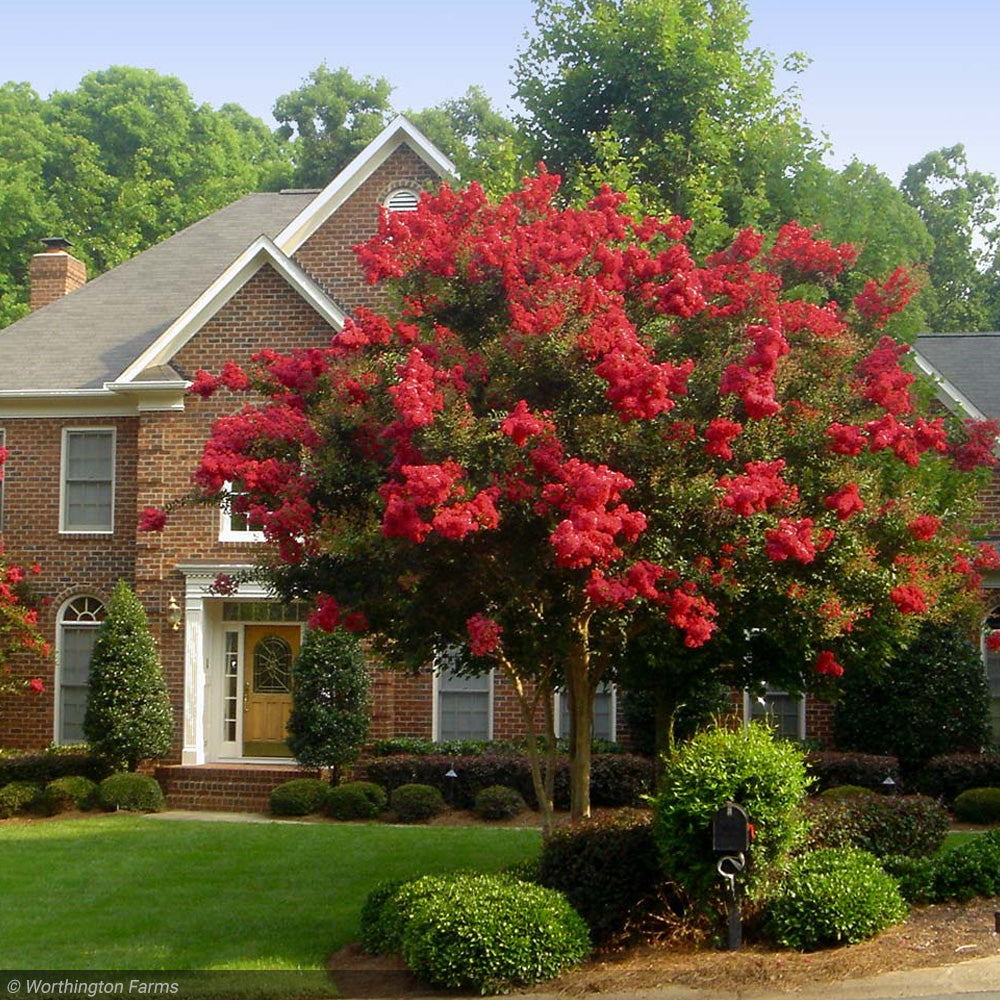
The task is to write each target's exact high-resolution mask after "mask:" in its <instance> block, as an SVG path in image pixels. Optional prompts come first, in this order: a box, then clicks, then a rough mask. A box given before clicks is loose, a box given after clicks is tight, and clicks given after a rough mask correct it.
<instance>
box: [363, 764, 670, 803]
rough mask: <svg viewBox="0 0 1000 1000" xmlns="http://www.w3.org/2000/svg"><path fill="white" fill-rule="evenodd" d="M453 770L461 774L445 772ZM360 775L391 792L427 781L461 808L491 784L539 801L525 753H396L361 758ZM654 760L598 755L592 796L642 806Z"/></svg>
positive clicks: (565, 769) (562, 794) (563, 786)
mask: <svg viewBox="0 0 1000 1000" xmlns="http://www.w3.org/2000/svg"><path fill="white" fill-rule="evenodd" d="M452 770H454V772H455V774H456V775H457V777H455V778H449V777H446V775H447V774H448V772H449V771H452ZM356 773H357V776H358V777H359V778H361V779H363V780H365V781H372V782H374V783H375V784H377V785H381V786H382V787H383V788H385V789H386V790H387V791H389V792H391V791H392V790H393V789H394V788H398V787H399V786H400V785H408V784H413V783H417V784H422V785H431V786H433V787H434V788H437V789H438V790H439V791H440V792H441V794H442V795H443V796H444V798H445V801H446V802H448V803H449V804H451V805H454V806H455V807H456V808H459V809H472V808H473V807H474V806H475V802H476V796H477V795H478V794H479V792H480V791H482V790H483V789H484V788H489V787H490V786H491V785H505V786H506V787H508V788H514V789H516V790H517V791H518V792H520V793H521V795H522V796H523V797H524V799H525V801H526V802H528V803H529V804H531V805H532V806H533V807H534V806H537V801H536V799H535V789H534V786H533V785H532V782H531V768H530V766H529V764H528V758H527V757H526V756H525V755H523V754H512V753H507V754H496V753H489V754H482V755H480V756H464V757H459V756H455V757H450V756H443V755H441V754H433V755H415V756H408V755H397V756H391V757H377V758H371V759H368V760H366V761H362V762H361V763H360V764H359V766H358V768H357V769H356ZM652 778H653V765H652V762H651V761H649V760H647V759H646V758H645V757H639V756H637V755H635V754H624V753H623V754H595V756H594V757H593V760H592V762H591V773H590V797H591V804H592V805H594V806H606V807H610V808H617V807H620V806H635V805H639V804H640V802H641V801H642V797H643V796H644V795H647V794H648V793H649V791H650V789H651V787H652ZM555 804H556V807H557V808H559V809H565V808H568V806H569V762H568V761H566V760H565V759H560V760H559V762H558V764H557V770H556V776H555Z"/></svg>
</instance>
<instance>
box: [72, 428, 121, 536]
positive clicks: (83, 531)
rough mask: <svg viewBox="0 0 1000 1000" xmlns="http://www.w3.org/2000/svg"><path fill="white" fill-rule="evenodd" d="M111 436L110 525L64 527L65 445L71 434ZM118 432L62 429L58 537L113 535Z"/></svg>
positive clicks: (112, 429) (113, 430)
mask: <svg viewBox="0 0 1000 1000" xmlns="http://www.w3.org/2000/svg"><path fill="white" fill-rule="evenodd" d="M95 433H101V434H110V435H111V510H110V514H111V523H110V524H109V526H108V527H107V528H68V527H66V471H67V469H66V450H67V449H66V445H67V441H68V440H69V437H70V435H71V434H95ZM117 464H118V430H117V428H115V427H64V428H63V429H62V455H61V457H60V462H59V534H60V535H113V534H114V533H115V488H116V485H117V479H118V476H117V473H118V469H117Z"/></svg>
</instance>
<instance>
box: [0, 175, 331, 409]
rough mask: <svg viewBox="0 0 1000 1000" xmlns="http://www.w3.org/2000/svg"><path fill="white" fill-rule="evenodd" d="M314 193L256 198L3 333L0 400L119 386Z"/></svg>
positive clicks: (215, 216) (186, 231)
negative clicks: (17, 394) (4, 395)
mask: <svg viewBox="0 0 1000 1000" xmlns="http://www.w3.org/2000/svg"><path fill="white" fill-rule="evenodd" d="M315 197H316V194H315V192H294V193H288V194H250V195H247V196H246V197H244V198H241V199H240V200H239V201H235V202H233V203H232V204H231V205H228V206H227V207H226V208H223V209H220V210H219V211H218V212H215V213H214V214H212V215H210V216H208V217H207V218H204V219H202V220H201V221H200V222H196V223H195V224H194V225H192V226H189V227H188V228H187V229H184V230H181V232H179V233H177V234H176V235H174V236H171V237H170V238H169V239H166V240H164V241H163V242H162V243H158V244H157V245H156V246H154V247H151V248H150V249H149V250H146V251H145V252H144V253H141V254H139V255H138V256H136V257H133V258H132V259H131V260H129V261H126V262H125V263H124V264H121V265H120V266H119V267H116V268H115V269H114V270H112V271H108V272H107V273H106V274H102V275H101V276H100V277H97V278H95V279H94V280H93V281H90V282H88V283H87V284H86V285H84V286H83V287H82V288H80V289H77V291H75V292H72V293H71V294H69V295H66V296H64V297H63V298H61V299H57V300H56V301H55V302H53V303H52V304H51V305H48V306H45V307H44V308H43V309H39V310H38V311H37V312H34V313H32V314H31V315H29V316H26V317H25V318H24V319H22V320H19V321H18V322H17V323H13V324H11V325H10V326H9V327H7V328H6V329H5V330H2V331H0V392H3V391H10V390H17V391H21V392H25V391H32V392H34V391H37V392H52V391H60V390H63V391H65V390H73V389H99V388H101V387H102V386H103V385H104V383H105V382H110V381H114V380H115V379H116V378H117V377H118V375H119V374H120V373H121V372H122V371H123V370H124V369H125V368H126V367H127V366H128V365H129V364H130V363H131V362H132V361H134V360H135V359H136V358H137V357H138V356H139V355H140V354H141V353H142V351H143V350H145V349H146V348H147V347H148V346H149V345H150V344H152V343H153V342H154V341H155V340H156V338H157V337H158V336H159V335H160V334H161V333H163V331H164V330H166V329H167V327H168V326H170V324H171V323H172V322H173V321H174V320H175V319H176V318H177V317H178V316H179V315H180V314H181V313H182V312H183V311H184V310H185V309H186V308H187V307H188V306H189V305H190V304H191V303H192V302H194V300H195V299H196V298H198V296H199V295H200V294H201V293H202V292H203V291H204V290H205V289H206V288H207V287H208V286H209V285H210V284H211V283H212V282H213V281H214V280H215V279H216V278H217V277H218V276H219V275H220V274H221V273H222V272H223V271H224V270H225V269H226V268H227V267H228V266H229V264H231V263H232V261H233V260H234V259H235V258H236V257H237V256H238V255H239V254H240V253H242V251H243V250H245V249H246V248H247V247H248V246H249V245H250V244H251V243H252V242H253V241H254V240H255V239H256V238H257V237H258V236H260V235H261V234H264V235H266V236H269V237H274V236H276V235H277V234H278V233H279V232H281V230H282V229H283V228H284V227H285V226H286V225H288V223H289V222H291V220H292V219H294V218H295V217H296V216H297V215H298V214H299V212H301V211H302V209H303V208H305V206H306V205H308V204H309V202H311V201H312V200H313V199H314V198H315Z"/></svg>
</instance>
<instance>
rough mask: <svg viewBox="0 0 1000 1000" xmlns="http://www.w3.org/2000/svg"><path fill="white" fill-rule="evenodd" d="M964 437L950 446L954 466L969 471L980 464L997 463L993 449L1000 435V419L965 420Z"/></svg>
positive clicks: (990, 464)
mask: <svg viewBox="0 0 1000 1000" xmlns="http://www.w3.org/2000/svg"><path fill="white" fill-rule="evenodd" d="M962 426H963V430H964V432H965V439H964V440H963V441H962V442H961V443H959V444H957V445H954V446H953V447H952V448H951V460H952V462H953V463H954V464H955V468H956V469H959V470H960V471H962V472H971V471H972V470H973V469H977V468H979V467H980V466H987V467H988V466H993V465H996V464H997V458H996V455H995V454H994V450H995V449H996V445H997V436H998V435H1000V421H997V420H966V421H964V423H963V425H962Z"/></svg>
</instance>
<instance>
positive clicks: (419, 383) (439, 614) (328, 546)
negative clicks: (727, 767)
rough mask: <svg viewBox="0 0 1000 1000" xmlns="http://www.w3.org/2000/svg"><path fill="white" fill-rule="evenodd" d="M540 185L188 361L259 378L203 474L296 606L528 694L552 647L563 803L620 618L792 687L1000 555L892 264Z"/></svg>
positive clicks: (931, 603)
mask: <svg viewBox="0 0 1000 1000" xmlns="http://www.w3.org/2000/svg"><path fill="white" fill-rule="evenodd" d="M558 185H559V178H558V177H557V176H554V175H549V174H546V173H544V172H542V173H541V174H540V175H539V176H535V177H532V178H529V179H527V180H526V181H525V182H524V186H523V188H522V189H521V190H519V191H517V192H515V193H512V194H510V195H508V196H507V197H505V198H503V199H502V200H501V201H500V202H499V203H498V204H496V205H494V204H491V203H490V202H489V200H488V199H487V198H486V197H485V196H484V195H483V193H482V191H481V189H480V188H479V187H478V186H476V185H471V186H470V187H468V188H467V189H465V190H463V191H457V192H456V191H452V190H450V189H449V188H448V187H443V188H442V189H441V190H440V192H439V193H438V194H436V195H430V194H425V195H424V196H423V197H422V199H421V203H420V206H419V208H418V210H417V211H416V212H412V213H399V214H395V215H384V216H383V217H382V219H381V221H380V225H379V230H378V232H377V234H376V235H375V236H374V237H373V238H372V239H371V240H369V241H368V242H366V243H364V244H362V245H361V246H360V247H359V248H358V254H359V259H360V261H361V264H362V265H363V267H364V268H365V269H366V271H367V275H368V278H369V280H370V281H372V282H376V283H378V282H384V283H385V284H387V285H388V286H389V287H390V289H391V290H392V291H393V293H394V294H395V296H396V302H397V304H396V306H395V307H394V308H393V309H392V310H391V312H390V313H389V314H386V315H381V314H375V313H371V312H364V311H359V313H358V315H357V316H356V317H355V318H354V319H353V320H349V321H348V322H347V323H346V325H345V327H344V329H343V331H342V332H340V333H339V334H337V335H336V336H335V337H334V338H333V340H332V344H331V346H330V347H329V348H328V349H326V350H317V349H312V350H304V351H299V352H294V353H291V354H278V353H276V352H273V351H270V350H267V351H262V352H260V353H259V354H258V355H257V356H256V359H255V363H254V364H253V365H252V366H251V368H250V370H244V369H242V368H239V367H237V366H235V365H233V364H228V365H226V366H225V367H224V368H223V370H222V371H221V372H220V373H219V374H217V375H214V374H210V373H207V372H199V373H198V374H197V377H196V379H195V382H194V384H193V386H192V391H194V392H196V393H199V394H202V395H206V396H208V395H210V394H212V393H213V392H216V391H219V390H220V388H223V387H224V389H225V391H229V392H234V393H236V394H241V393H247V394H248V395H247V400H248V401H247V403H246V405H245V407H244V408H243V409H242V410H241V411H240V412H238V413H235V414H234V415H232V416H228V417H224V418H222V419H220V420H219V421H218V422H217V423H216V424H215V426H214V429H213V431H212V435H211V438H210V440H209V441H208V442H207V444H206V446H205V449H204V453H203V457H202V459H201V462H200V464H199V466H198V468H197V470H196V472H195V481H196V483H197V484H198V487H199V489H200V491H201V493H202V494H203V495H204V497H206V498H208V499H212V500H217V499H218V497H219V496H220V495H221V491H222V490H223V489H224V485H225V484H226V483H227V482H231V481H233V480H240V481H242V482H243V483H245V484H246V488H247V493H246V496H245V498H244V499H243V500H242V503H243V505H244V506H245V508H246V510H247V513H248V514H249V515H250V516H251V517H252V518H253V520H254V521H256V522H260V523H261V525H262V526H263V530H264V531H265V533H266V535H267V537H268V538H269V539H270V540H271V541H272V543H273V547H274V551H275V552H276V553H277V557H276V558H275V560H274V561H273V563H272V564H271V565H270V567H268V568H266V569H265V571H266V572H267V573H268V574H269V576H270V577H271V579H272V581H273V583H274V585H275V587H276V588H277V590H278V592H279V593H281V594H282V595H284V596H285V597H287V598H293V597H295V598H303V597H305V598H309V599H312V600H313V601H315V603H316V607H317V610H316V613H315V614H314V616H313V619H312V624H313V626H314V627H320V628H323V627H326V628H331V627H334V626H336V625H338V624H341V623H343V624H345V625H348V626H349V627H352V628H363V629H366V630H368V631H370V633H371V635H372V637H373V641H374V642H375V643H377V644H379V645H380V646H382V647H383V648H384V649H385V651H386V652H387V654H388V659H389V660H390V662H399V663H405V664H409V665H421V664H423V665H426V664H427V663H430V662H431V661H432V660H433V657H434V654H435V652H436V651H439V650H441V649H442V648H448V647H450V646H453V645H463V646H465V648H466V649H467V651H468V661H469V665H468V667H467V668H466V669H469V670H475V671H483V670H486V669H489V668H491V667H496V668H498V669H500V670H501V671H502V672H504V673H505V674H507V675H508V676H510V677H511V678H513V680H514V681H515V684H520V685H523V686H524V688H525V689H526V688H527V687H528V686H529V684H528V682H530V681H531V680H532V679H533V678H536V677H538V676H540V675H541V676H542V677H543V678H544V677H545V675H546V674H547V673H549V672H552V673H553V675H554V677H555V678H556V683H557V684H558V685H559V686H561V687H562V688H563V689H564V690H565V691H566V693H567V695H568V698H569V705H570V712H571V717H572V734H571V749H570V757H571V799H572V812H573V814H574V816H583V815H587V814H588V812H589V771H590V746H591V740H590V735H591V732H590V730H591V727H590V721H589V720H590V719H591V713H592V708H593V703H594V695H595V691H596V689H597V687H598V685H599V684H600V683H601V682H602V680H604V679H606V678H609V677H611V676H612V671H613V670H614V667H615V664H616V662H617V660H618V658H619V657H620V655H621V654H622V651H623V649H624V646H625V644H626V643H627V641H628V640H629V638H630V637H632V636H634V635H636V634H639V633H640V632H642V631H644V630H647V629H650V628H651V627H653V626H654V625H655V626H661V625H662V624H663V623H666V625H668V626H669V629H667V630H665V631H666V632H667V635H666V638H665V639H664V643H665V649H664V656H669V657H671V658H675V657H683V656H685V655H686V654H689V655H691V657H692V660H691V662H692V669H693V670H695V669H696V670H705V669H715V670H719V671H720V672H721V671H724V670H725V671H727V672H726V673H725V676H726V678H727V680H729V681H730V682H731V683H735V684H743V683H746V682H748V681H750V680H767V681H770V682H772V683H775V684H781V685H782V686H786V687H793V688H797V689H803V688H807V687H811V686H813V685H814V683H816V682H818V681H819V682H825V683H827V684H834V683H835V682H836V678H837V677H838V676H839V675H841V674H842V672H843V670H844V669H845V668H850V669H854V668H856V669H863V668H864V665H865V663H866V662H869V661H870V660H871V659H872V658H882V657H883V656H884V655H885V654H886V652H887V651H888V650H890V649H892V648H895V647H896V646H897V645H898V644H900V643H902V642H905V641H906V640H907V639H908V638H909V637H911V636H912V635H913V634H914V633H915V630H916V628H917V626H918V624H919V622H920V621H921V620H922V619H923V618H925V617H927V616H933V615H937V614H941V613H943V611H944V609H946V608H949V607H952V606H954V605H955V604H956V603H961V601H962V600H963V599H966V600H968V599H970V590H971V589H973V588H975V586H976V584H977V581H978V576H977V570H978V569H979V568H982V567H984V566H986V565H994V564H995V562H996V560H995V557H994V556H993V554H992V552H991V551H988V550H986V549H984V550H983V551H982V552H980V551H978V550H977V548H976V547H975V546H974V545H973V544H971V543H970V542H969V540H968V535H967V531H966V527H965V524H966V522H967V518H968V515H969V512H970V508H971V507H972V506H973V505H974V503H975V492H976V488H977V484H978V482H979V480H978V479H977V477H976V470H977V469H979V468H980V467H981V466H983V465H988V464H992V463H993V462H994V458H993V454H992V451H991V449H992V447H993V444H994V439H995V433H996V427H994V426H992V425H984V424H975V423H971V422H965V423H963V422H961V421H954V422H952V421H950V420H949V418H947V417H944V416H941V415H936V416H931V415H929V413H928V412H927V410H926V406H927V404H926V401H925V399H924V395H923V392H922V390H921V389H920V387H919V385H918V384H917V383H916V382H915V380H914V376H913V375H912V374H911V373H910V372H909V371H908V370H907V368H906V354H907V347H906V346H905V345H904V344H901V343H898V342H897V341H896V340H895V339H893V337H892V336H890V334H889V333H888V332H887V331H889V330H891V328H892V320H891V317H892V315H893V314H894V313H896V312H898V311H899V310H901V309H902V308H903V307H904V306H905V304H906V301H907V299H908V297H909V295H910V293H911V291H912V286H911V284H910V282H909V279H908V277H907V275H906V274H905V273H904V272H903V271H895V272H893V273H892V274H890V275H889V276H888V277H887V278H886V279H885V281H884V282H882V283H877V282H875V281H871V282H869V283H868V284H867V285H866V286H865V287H864V289H863V290H862V292H861V293H860V294H858V295H857V297H856V298H855V299H854V301H853V302H851V301H845V302H843V303H836V302H833V301H829V300H827V299H826V297H825V289H826V287H827V286H828V284H829V283H830V282H832V281H833V280H834V279H836V278H837V277H838V276H839V275H840V274H841V273H842V272H843V271H844V269H846V268H849V267H850V265H851V261H852V260H853V258H854V251H853V250H852V249H851V248H850V247H849V246H834V245H831V244H830V243H829V242H826V241H824V240H822V239H820V238H819V237H818V236H817V235H816V234H814V233H812V232H810V231H809V230H807V229H804V228H802V227H800V226H798V225H796V224H794V223H792V224H788V225H786V226H784V227H783V228H782V229H781V230H780V232H779V233H778V234H777V237H776V239H775V240H774V241H773V242H772V243H770V245H768V244H765V241H764V239H763V238H762V237H761V236H760V235H759V234H757V233H755V232H753V231H751V230H746V231H743V232H741V233H740V234H739V235H738V236H737V237H736V239H735V240H734V242H733V243H732V245H731V246H730V247H729V248H728V249H726V250H724V251H723V252H719V253H716V254H713V255H711V256H709V257H708V258H707V259H705V260H704V261H703V262H701V263H699V262H697V261H696V260H695V259H693V257H692V254H691V252H690V251H689V249H688V247H687V245H686V243H685V234H686V232H687V228H688V227H687V223H685V222H684V221H682V220H680V219H679V218H676V217H674V218H668V219H655V218H648V217H647V218H632V217H630V216H628V215H626V214H624V212H623V211H622V209H621V204H622V198H621V197H620V196H619V195H616V194H615V193H613V192H612V191H611V190H609V189H605V190H603V191H602V192H601V193H600V194H599V195H598V196H597V197H596V198H595V199H593V200H592V201H591V203H590V204H589V206H588V207H586V208H584V209H566V208H560V207H557V204H556V202H555V198H556V196H557V190H558ZM165 517H166V515H165V512H164V511H159V510H155V509H148V510H147V511H146V512H145V514H144V517H143V521H144V526H145V527H147V528H150V529H153V528H162V527H163V525H164V521H165ZM751 645H752V647H753V649H752V655H751V651H750V649H749V647H750V646H751ZM706 654H710V655H706ZM726 664H728V665H729V666H728V667H723V666H722V665H726ZM529 733H530V730H529ZM532 743H533V741H532V740H529V746H530V745H531V744H532ZM538 781H540V779H539V778H538V775H537V772H536V782H538ZM536 787H540V786H536Z"/></svg>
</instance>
